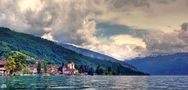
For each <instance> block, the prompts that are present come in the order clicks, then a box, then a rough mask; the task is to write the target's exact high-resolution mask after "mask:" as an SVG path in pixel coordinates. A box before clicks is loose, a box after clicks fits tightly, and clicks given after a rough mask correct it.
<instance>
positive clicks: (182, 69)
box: [125, 53, 188, 75]
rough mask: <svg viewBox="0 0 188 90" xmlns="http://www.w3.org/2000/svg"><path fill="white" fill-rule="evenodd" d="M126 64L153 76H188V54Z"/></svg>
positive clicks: (139, 60)
mask: <svg viewBox="0 0 188 90" xmlns="http://www.w3.org/2000/svg"><path fill="white" fill-rule="evenodd" d="M125 62H126V63H128V64H131V65H133V66H135V67H136V68H137V69H138V70H140V71H143V72H146V73H149V74H151V75H188V70H187V68H188V53H176V54H170V55H158V56H149V57H144V58H135V59H132V60H128V61H125Z"/></svg>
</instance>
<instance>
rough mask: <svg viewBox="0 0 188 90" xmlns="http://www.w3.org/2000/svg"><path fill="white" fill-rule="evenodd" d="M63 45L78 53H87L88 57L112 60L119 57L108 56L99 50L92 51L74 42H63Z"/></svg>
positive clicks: (115, 60) (114, 60)
mask: <svg viewBox="0 0 188 90" xmlns="http://www.w3.org/2000/svg"><path fill="white" fill-rule="evenodd" d="M62 46H63V47H64V48H66V49H69V50H73V51H75V52H77V53H80V54H82V55H85V56H88V57H91V58H95V59H103V60H107V61H112V62H117V61H118V60H117V59H115V58H113V57H110V56H107V55H104V54H101V53H98V52H95V51H92V50H88V49H85V48H81V47H79V46H76V45H74V44H69V43H63V44H62Z"/></svg>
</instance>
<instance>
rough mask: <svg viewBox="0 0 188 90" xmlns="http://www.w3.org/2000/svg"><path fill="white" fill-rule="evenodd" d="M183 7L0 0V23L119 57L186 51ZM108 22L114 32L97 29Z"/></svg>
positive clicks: (157, 0) (176, 0)
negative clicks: (99, 25)
mask: <svg viewBox="0 0 188 90" xmlns="http://www.w3.org/2000/svg"><path fill="white" fill-rule="evenodd" d="M187 8H188V1H187V0H1V1H0V26H2V27H8V28H11V29H13V30H15V31H18V32H24V33H28V34H33V35H36V36H39V37H42V38H44V39H47V40H51V41H55V42H58V43H72V44H75V45H79V46H81V47H83V48H87V49H90V50H94V51H97V52H100V53H103V54H106V55H110V56H112V57H115V58H117V59H119V60H125V59H131V58H135V57H144V56H147V55H151V54H156V53H157V54H163V53H167V54H170V53H177V52H188V42H187V41H188V38H187V37H188V34H187V33H188V30H187V26H188V24H186V22H188V12H187ZM101 23H105V24H106V26H105V25H104V26H103V28H97V25H98V24H101ZM108 24H110V25H108ZM108 26H111V28H110V29H112V28H113V27H114V28H113V30H112V31H113V32H117V33H113V34H108V35H107V33H101V32H100V31H102V30H103V31H104V30H106V31H105V32H112V31H110V30H108V29H109V27H108ZM117 27H119V28H117ZM124 27H127V28H126V29H129V30H124V29H123V30H120V29H122V28H124ZM116 29H117V30H116ZM129 31H132V32H129ZM99 32H100V33H99Z"/></svg>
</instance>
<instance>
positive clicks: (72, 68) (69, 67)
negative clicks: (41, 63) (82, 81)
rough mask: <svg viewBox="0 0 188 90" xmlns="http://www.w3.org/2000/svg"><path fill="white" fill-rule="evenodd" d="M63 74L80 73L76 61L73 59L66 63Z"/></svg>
mask: <svg viewBox="0 0 188 90" xmlns="http://www.w3.org/2000/svg"><path fill="white" fill-rule="evenodd" d="M61 69H62V74H63V75H76V74H79V72H78V70H77V69H76V68H75V63H74V62H73V61H71V60H70V61H68V63H67V64H66V65H64V66H63V67H62V68H61Z"/></svg>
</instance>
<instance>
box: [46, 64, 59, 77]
mask: <svg viewBox="0 0 188 90" xmlns="http://www.w3.org/2000/svg"><path fill="white" fill-rule="evenodd" d="M57 68H58V67H57V66H56V65H50V66H48V67H47V73H48V74H52V75H55V74H57V72H58V70H57Z"/></svg>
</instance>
